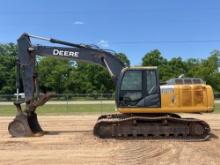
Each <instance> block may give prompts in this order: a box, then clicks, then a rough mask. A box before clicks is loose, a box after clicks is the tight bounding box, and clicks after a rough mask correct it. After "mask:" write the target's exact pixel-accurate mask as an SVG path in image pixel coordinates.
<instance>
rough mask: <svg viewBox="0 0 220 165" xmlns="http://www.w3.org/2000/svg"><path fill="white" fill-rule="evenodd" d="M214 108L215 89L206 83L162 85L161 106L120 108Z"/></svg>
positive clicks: (164, 110)
mask: <svg viewBox="0 0 220 165" xmlns="http://www.w3.org/2000/svg"><path fill="white" fill-rule="evenodd" d="M213 110H214V96H213V91H212V88H211V86H209V85H205V84H192V85H190V84H186V85H185V84H184V85H168V86H161V108H143V107H142V108H141V107H139V108H138V107H129V108H118V111H119V112H121V113H194V112H195V113H196V112H197V113H198V112H213Z"/></svg>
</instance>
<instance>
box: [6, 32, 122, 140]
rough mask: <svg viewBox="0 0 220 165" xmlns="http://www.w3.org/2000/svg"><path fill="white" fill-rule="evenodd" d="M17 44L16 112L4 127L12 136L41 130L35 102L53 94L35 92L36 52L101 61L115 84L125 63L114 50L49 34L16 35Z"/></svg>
mask: <svg viewBox="0 0 220 165" xmlns="http://www.w3.org/2000/svg"><path fill="white" fill-rule="evenodd" d="M31 38H35V39H39V40H46V41H48V42H50V43H55V44H59V45H63V46H62V47H58V46H40V45H32V43H31ZM17 44H18V55H17V62H16V66H17V76H16V77H17V78H16V88H17V100H16V101H15V102H14V104H15V106H16V109H17V116H16V117H15V119H14V120H13V121H12V122H11V123H10V124H9V127H8V130H9V133H10V134H11V135H12V136H15V137H18V136H32V135H36V134H39V133H40V134H42V133H43V130H42V129H41V127H40V124H39V122H38V119H37V114H36V112H35V111H36V109H37V107H38V106H41V105H43V104H45V103H46V102H47V101H48V100H49V98H50V97H51V96H53V95H54V93H46V94H44V95H43V96H39V87H38V81H37V72H36V56H37V55H39V56H52V57H55V58H62V59H69V60H74V61H84V62H87V63H94V64H98V65H101V66H102V67H104V68H106V69H107V71H108V73H109V74H110V76H111V77H112V79H113V81H114V83H115V84H116V83H117V80H118V77H119V75H120V73H121V70H122V69H123V68H124V67H125V65H124V64H123V63H122V62H121V61H120V60H119V59H118V58H117V57H116V56H115V54H114V53H112V52H110V51H106V50H103V49H100V48H99V47H97V46H90V45H82V44H75V43H70V42H66V41H61V40H57V39H53V38H44V37H39V36H34V35H30V34H27V33H24V34H22V35H21V36H20V37H19V39H18V40H17ZM48 74H49V73H48ZM20 80H21V81H20ZM21 86H23V90H24V94H25V105H26V108H25V110H24V111H23V110H22V107H21V104H22V103H23V101H20V100H19V98H18V95H19V90H20V89H21ZM35 93H36V95H35Z"/></svg>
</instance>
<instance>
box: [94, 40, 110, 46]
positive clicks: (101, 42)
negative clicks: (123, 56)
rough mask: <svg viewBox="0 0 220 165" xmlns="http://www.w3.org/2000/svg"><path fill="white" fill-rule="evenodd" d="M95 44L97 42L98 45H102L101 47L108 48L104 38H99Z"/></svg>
mask: <svg viewBox="0 0 220 165" xmlns="http://www.w3.org/2000/svg"><path fill="white" fill-rule="evenodd" d="M97 44H98V45H99V46H100V47H103V48H108V47H109V43H108V41H106V40H100V41H99V42H98V43H97Z"/></svg>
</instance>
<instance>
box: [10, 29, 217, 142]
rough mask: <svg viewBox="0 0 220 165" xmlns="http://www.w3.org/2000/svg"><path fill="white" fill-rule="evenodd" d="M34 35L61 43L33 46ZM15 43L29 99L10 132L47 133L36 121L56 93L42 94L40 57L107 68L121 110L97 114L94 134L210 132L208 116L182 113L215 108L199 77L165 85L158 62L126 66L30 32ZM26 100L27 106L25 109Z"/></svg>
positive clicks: (103, 53)
mask: <svg viewBox="0 0 220 165" xmlns="http://www.w3.org/2000/svg"><path fill="white" fill-rule="evenodd" d="M33 39H35V40H36V39H37V40H46V41H48V42H50V43H53V44H58V45H59V46H42V45H39V44H37V45H33V44H32V43H31V41H32V40H33ZM17 45H18V55H17V59H16V68H17V69H16V70H17V72H16V77H17V78H16V89H17V94H19V92H20V90H21V89H22V90H23V91H24V94H25V100H21V99H19V98H17V99H16V101H15V102H14V105H15V106H16V110H17V114H16V117H15V118H14V119H13V121H12V122H10V123H9V126H8V131H9V134H10V135H11V136H12V137H28V136H42V135H44V134H46V133H47V132H46V131H43V129H42V128H41V126H40V124H39V122H38V118H37V113H36V110H37V107H39V106H42V105H44V104H45V103H46V102H47V101H48V100H49V98H50V97H52V96H53V95H54V93H49V92H48V93H47V92H46V93H44V94H43V95H42V94H40V90H39V82H38V73H37V69H36V66H37V62H36V60H37V56H51V57H55V58H60V59H69V60H74V61H82V62H87V63H94V64H98V65H100V66H102V67H104V68H106V70H107V71H108V73H109V74H110V76H111V78H112V80H113V82H114V84H115V89H116V92H115V103H116V109H117V111H118V112H119V113H112V114H106V115H101V116H100V117H99V118H98V119H97V121H96V123H95V126H94V129H93V134H94V135H95V136H97V137H99V138H138V137H143V138H147V139H148V138H149V139H157V138H159V139H183V140H189V141H203V140H207V139H209V137H210V127H209V125H208V124H207V123H206V122H205V121H203V120H199V119H196V118H181V116H180V115H179V113H207V112H213V111H214V96H213V90H212V87H211V86H209V85H206V84H205V83H204V82H203V81H202V80H201V79H198V78H197V79H196V78H176V79H171V80H169V81H168V82H167V83H166V84H162V85H161V84H160V79H159V72H158V69H157V67H156V66H148V67H127V66H126V65H125V64H124V63H123V62H121V61H120V60H119V59H118V58H117V57H116V55H115V53H113V52H111V51H107V50H104V49H101V48H99V47H98V46H93V45H85V44H75V43H71V42H66V41H62V40H58V39H53V38H45V37H41V36H35V35H31V34H27V33H24V34H22V35H21V36H20V37H19V38H18V40H17ZM50 45H52V44H50ZM60 45H62V46H60ZM48 74H50V73H48ZM23 103H24V104H25V108H23V109H22V106H21V104H23ZM88 111H89V109H88Z"/></svg>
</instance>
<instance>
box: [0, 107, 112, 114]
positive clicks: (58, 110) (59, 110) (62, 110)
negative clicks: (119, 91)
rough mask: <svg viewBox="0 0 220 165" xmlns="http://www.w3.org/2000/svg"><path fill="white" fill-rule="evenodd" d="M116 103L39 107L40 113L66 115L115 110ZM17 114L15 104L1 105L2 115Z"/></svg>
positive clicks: (0, 112)
mask: <svg viewBox="0 0 220 165" xmlns="http://www.w3.org/2000/svg"><path fill="white" fill-rule="evenodd" d="M114 110H115V105H114V104H75V105H66V104H60V105H44V106H42V107H39V108H38V109H37V113H38V114H40V115H48V114H52V115H60V114H62V115H65V114H70V113H72V114H75V113H102V112H114ZM15 114H16V109H15V106H13V105H0V116H11V115H15Z"/></svg>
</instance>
